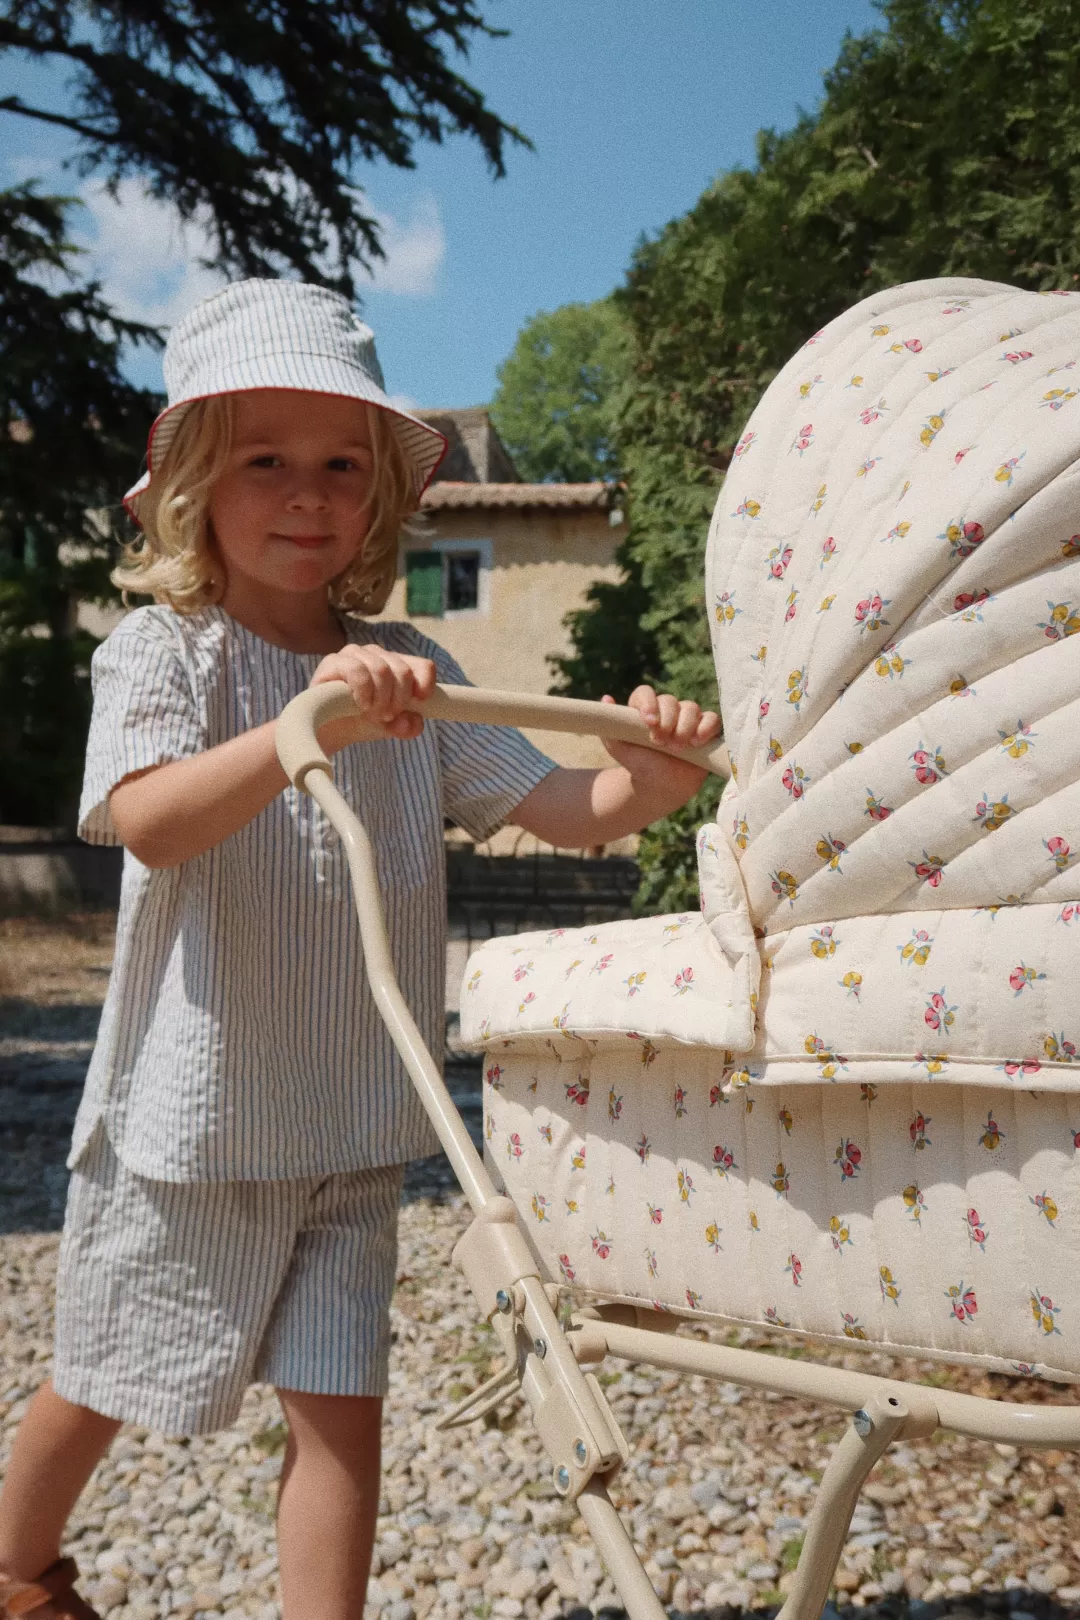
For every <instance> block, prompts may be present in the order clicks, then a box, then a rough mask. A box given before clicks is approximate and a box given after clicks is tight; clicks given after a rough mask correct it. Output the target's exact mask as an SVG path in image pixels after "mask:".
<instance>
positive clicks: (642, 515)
mask: <svg viewBox="0 0 1080 1620" xmlns="http://www.w3.org/2000/svg"><path fill="white" fill-rule="evenodd" d="M880 11H881V15H882V23H883V26H882V27H880V28H878V29H876V30H874V31H873V32H871V33H869V34H867V35H866V36H864V37H862V38H857V39H856V38H852V37H850V36H849V37H848V39H847V40H846V41H845V43H844V45H843V47H842V49H841V52H840V56H839V59H838V61H837V62H836V64H835V66H834V67H833V68H832V69H831V71H830V72H829V73H828V74H827V75H826V79H825V92H824V97H823V100H822V103H821V106H820V108H819V110H818V111H817V112H816V113H815V114H814V115H812V116H810V115H804V116H803V117H802V118H800V120H799V122H798V123H797V125H796V127H795V128H794V129H792V130H791V131H789V132H788V133H786V134H782V135H777V134H776V133H774V132H772V131H765V132H763V133H762V134H761V135H760V136H759V140H758V158H757V165H756V167H755V168H754V169H753V170H750V171H747V170H735V171H732V172H730V173H726V174H723V175H721V176H720V177H719V178H718V179H717V181H716V182H715V183H714V184H713V185H712V186H710V187H709V189H708V190H707V191H706V192H705V194H704V195H703V196H702V198H701V199H700V200H699V202H698V203H697V204H696V205H695V207H694V208H692V209H691V210H690V212H689V213H688V214H686V215H684V216H683V217H682V218H681V219H678V220H675V221H674V222H673V223H672V224H671V225H669V226H668V227H667V228H666V229H665V230H664V231H662V232H661V233H660V234H659V235H658V236H657V237H656V238H654V239H652V240H650V241H647V242H645V243H644V244H643V245H642V246H641V247H640V248H639V250H638V251H637V253H636V254H635V256H634V260H633V263H632V265H631V268H630V271H629V273H628V275H627V279H626V284H625V286H624V287H623V288H622V289H620V291H619V292H618V293H617V294H616V295H615V296H616V302H617V304H618V306H619V308H620V309H621V311H622V313H623V315H624V317H625V319H626V322H627V325H628V327H629V330H630V334H631V365H632V382H631V386H630V387H629V389H628V390H627V392H626V397H625V404H624V407H623V410H622V413H621V417H620V421H619V428H618V441H617V453H618V456H619V459H620V464H621V466H622V467H623V469H624V473H625V476H626V478H627V480H628V483H629V488H630V496H631V500H630V514H631V527H630V531H629V535H628V539H627V541H626V544H625V548H624V559H625V561H624V566H625V569H626V576H627V583H626V584H625V586H623V587H621V589H622V590H623V591H624V592H625V593H626V594H625V596H624V597H623V598H622V599H619V595H618V590H616V592H615V593H614V594H612V593H611V592H610V591H609V592H608V593H607V594H605V595H604V596H603V597H600V598H594V602H593V605H592V609H591V614H592V616H590V613H589V612H588V611H587V612H586V613H585V614H583V615H579V616H578V619H577V621H576V623H575V625H574V638H575V648H574V652H573V653H572V654H571V655H570V658H569V659H567V660H566V661H565V663H566V664H567V665H568V666H573V667H574V669H575V676H574V678H575V680H576V681H577V682H578V683H579V685H580V686H581V688H582V689H584V688H585V687H587V686H588V684H589V682H590V673H589V666H591V665H592V664H593V663H594V662H595V661H596V659H597V654H596V651H595V649H597V648H598V647H600V646H602V645H603V643H604V639H605V638H604V631H603V627H602V624H601V623H600V618H599V616H600V614H603V615H605V616H607V622H608V623H609V625H610V626H611V635H612V639H616V638H617V639H619V640H620V641H621V643H622V646H623V648H624V653H616V652H613V651H612V650H610V649H608V650H607V651H605V653H604V657H605V658H606V659H607V660H608V661H609V662H610V661H612V660H614V661H616V662H618V659H619V658H620V657H622V656H624V655H625V650H626V649H631V650H632V647H633V628H632V611H633V606H634V604H639V603H641V602H642V592H643V593H644V604H643V605H642V606H641V607H640V611H639V616H638V621H637V622H638V625H639V626H640V635H641V637H642V638H643V640H644V639H645V638H652V641H653V644H654V645H655V648H656V650H657V655H658V659H659V669H658V674H659V676H660V679H661V680H662V682H664V683H665V684H667V685H669V687H670V688H671V689H672V690H676V691H678V692H679V693H680V694H681V695H684V696H689V697H696V698H698V699H699V700H708V701H710V702H711V703H715V700H716V687H715V676H714V672H713V667H712V659H711V656H710V652H709V645H708V634H707V625H706V614H705V602H704V597H703V585H702V564H703V557H704V545H705V536H706V529H707V523H708V517H709V513H710V510H711V508H712V505H713V503H714V501H715V499H716V495H717V492H718V490H719V488H720V485H721V483H722V481H723V474H724V470H725V469H726V467H727V465H728V462H729V460H730V457H731V453H732V449H733V447H734V444H735V442H736V441H737V439H738V436H739V433H740V432H741V430H742V427H743V425H744V423H745V420H746V417H747V416H748V415H749V413H750V411H751V410H752V409H753V406H754V404H755V403H756V401H757V399H758V398H759V397H760V394H761V392H762V391H763V389H764V388H765V387H766V385H767V384H768V383H769V381H770V380H771V378H772V377H773V376H774V375H775V374H776V372H777V371H778V370H779V368H780V366H781V365H783V364H784V362H785V361H786V360H787V358H788V357H789V356H790V355H791V354H792V353H793V352H794V350H795V349H797V348H798V347H799V346H800V345H801V344H802V343H803V342H805V340H806V339H807V338H808V337H809V336H810V335H811V334H812V333H813V332H814V331H815V330H816V329H817V328H819V327H821V326H823V325H824V324H825V323H826V322H827V321H829V320H830V319H832V318H833V316H835V315H837V314H839V313H840V312H841V311H842V310H843V309H845V308H847V307H848V306H849V305H850V304H852V303H854V302H856V301H857V300H858V299H860V298H862V297H864V296H866V295H867V294H869V293H871V292H873V291H874V290H875V289H876V288H880V287H884V286H889V285H892V284H894V283H896V282H901V281H905V280H913V279H918V278H921V277H930V276H943V275H974V276H981V277H986V278H990V279H999V280H1004V281H1008V282H1011V283H1014V284H1016V285H1019V286H1024V287H1031V288H1038V289H1042V288H1049V287H1058V286H1065V287H1072V286H1074V285H1075V284H1076V283H1077V281H1078V279H1080V164H1078V161H1077V158H1078V154H1080V12H1078V11H1077V8H1076V6H1075V4H1074V3H1073V0H882V3H881V5H880ZM682 820H683V821H685V820H686V817H685V815H684V816H683V818H682ZM680 828H681V822H679V821H677V820H673V821H672V822H671V823H669V824H668V825H667V826H666V827H665V828H662V829H654V830H653V831H652V832H650V834H649V835H648V836H647V838H646V840H645V842H644V845H643V850H642V864H643V867H644V870H645V878H644V888H643V891H642V896H643V900H645V901H646V902H647V903H648V905H649V907H650V909H652V908H653V906H654V905H659V904H660V903H661V902H662V903H663V904H664V905H666V904H669V903H670V902H671V900H672V898H673V897H674V896H677V895H681V896H685V895H686V893H687V886H686V885H687V879H686V876H685V871H684V868H685V866H686V858H685V856H684V854H683V853H681V852H680V844H679V838H680V836H681V832H680ZM679 903H685V899H684V900H683V901H681V902H679Z"/></svg>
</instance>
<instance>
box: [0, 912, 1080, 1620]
mask: <svg viewBox="0 0 1080 1620" xmlns="http://www.w3.org/2000/svg"><path fill="white" fill-rule="evenodd" d="M109 948H110V938H109V934H108V929H107V927H106V926H105V924H104V923H103V922H102V920H100V919H98V920H95V919H81V920H78V921H76V922H74V923H72V924H71V925H70V926H68V927H67V929H66V930H57V929H56V928H52V929H50V928H48V927H45V926H44V925H35V926H33V927H31V926H29V925H25V924H24V925H19V926H16V925H13V924H10V923H9V924H0V996H2V997H3V1000H2V1001H0V1020H2V1022H0V1035H2V1039H0V1234H4V1235H0V1459H2V1457H3V1456H4V1455H6V1450H7V1445H8V1443H9V1441H10V1437H11V1435H12V1434H13V1432H14V1429H15V1427H16V1425H17V1423H18V1421H19V1418H20V1416H21V1414H22V1412H23V1411H24V1410H25V1406H26V1402H27V1399H28V1397H29V1396H30V1394H31V1393H32V1392H33V1390H34V1389H35V1388H36V1386H37V1385H38V1383H40V1381H41V1380H42V1379H43V1378H44V1377H45V1376H46V1375H47V1373H48V1369H49V1358H50V1353H51V1310H52V1281H53V1276H54V1270H55V1261H56V1249H57V1242H58V1237H57V1228H58V1226H59V1221H60V1216H61V1212H62V1204H63V1195H64V1185H65V1173H64V1170H63V1156H64V1149H65V1145H66V1139H67V1134H68V1130H69V1128H70V1119H71V1116H72V1114H73V1111H74V1105H75V1103H76V1102H77V1098H78V1089H79V1085H80V1084H81V1079H82V1074H83V1071H84V1068H85V1063H86V1060H87V1057H88V1054H89V1049H90V1043H91V1041H92V1036H93V1026H94V1022H95V1020H96V1016H97V1012H96V1008H97V1005H98V1004H99V1002H100V999H101V993H102V988H103V985H104V981H105V975H106V973H107V968H108V957H109ZM453 1083H454V1089H455V1091H456V1092H457V1094H458V1097H459V1099H460V1102H461V1104H462V1106H463V1108H464V1109H465V1111H466V1115H467V1117H468V1118H469V1120H470V1123H471V1124H472V1125H473V1126H474V1127H475V1126H476V1124H477V1123H478V1117H479V1102H478V1096H477V1088H476V1087H475V1084H474V1081H473V1078H472V1076H471V1075H470V1074H469V1073H468V1071H465V1070H462V1071H461V1072H459V1073H457V1074H456V1075H455V1076H454V1081H453ZM466 1218H467V1215H466V1211H465V1209H464V1207H463V1204H462V1201H461V1199H460V1197H459V1196H457V1195H456V1193H455V1191H454V1187H453V1182H452V1178H451V1177H450V1174H449V1171H448V1169H447V1167H446V1166H445V1164H444V1163H442V1162H440V1161H428V1162H426V1163H425V1164H423V1165H419V1166H413V1167H412V1168H411V1170H410V1173H409V1179H408V1183H407V1187H406V1194H405V1201H404V1207H403V1210H402V1222H401V1255H400V1267H399V1277H398V1288H397V1294H396V1298H395V1305H394V1322H393V1326H394V1336H395V1353H394V1360H393V1364H392V1383H391V1392H390V1398H389V1400H388V1402H387V1410H386V1427H385V1456H384V1463H385V1467H384V1480H383V1497H382V1501H381V1503H380V1517H379V1526H378V1539H377V1548H376V1555H375V1569H374V1578H373V1580H372V1583H371V1588H370V1590H369V1594H368V1606H369V1613H372V1614H376V1613H377V1614H379V1615H381V1616H383V1620H429V1617H431V1620H444V1617H445V1620H458V1617H462V1620H464V1617H470V1620H491V1617H492V1616H498V1617H501V1620H518V1617H521V1616H524V1617H527V1620H533V1617H535V1616H541V1617H543V1620H554V1617H555V1616H556V1615H562V1616H566V1617H569V1616H571V1615H573V1614H574V1612H575V1611H577V1613H576V1620H588V1614H589V1613H599V1612H600V1611H602V1610H604V1609H605V1608H610V1609H616V1608H617V1607H618V1602H617V1599H616V1596H615V1593H614V1590H613V1589H612V1587H611V1585H610V1583H609V1582H608V1581H607V1578H606V1576H605V1575H604V1572H603V1570H602V1568H601V1566H600V1562H599V1559H598V1558H597V1556H596V1554H595V1552H594V1551H593V1550H592V1547H591V1543H590V1542H589V1539H588V1536H587V1534H586V1532H585V1528H584V1525H583V1523H582V1521H581V1520H580V1519H579V1518H578V1517H577V1516H576V1513H575V1511H574V1509H573V1507H572V1506H569V1505H567V1504H565V1503H563V1502H561V1501H560V1500H559V1499H558V1498H557V1497H556V1496H555V1495H554V1493H553V1491H552V1488H551V1486H550V1484H549V1483H548V1480H547V1477H546V1476H547V1473H548V1469H547V1466H546V1465H545V1463H544V1461H543V1458H542V1455H541V1451H540V1448H539V1445H538V1444H537V1441H536V1439H535V1435H534V1433H533V1430H532V1425H531V1422H530V1420H529V1418H528V1415H527V1413H525V1412H523V1411H522V1410H521V1409H520V1407H519V1406H517V1405H516V1404H515V1403H514V1402H510V1403H509V1404H508V1405H507V1407H506V1408H504V1409H502V1411H501V1413H500V1415H499V1416H496V1415H494V1414H493V1415H492V1416H491V1417H489V1418H488V1419H487V1420H486V1421H485V1422H484V1423H482V1424H476V1425H474V1426H472V1427H471V1428H469V1429H467V1430H464V1431H452V1432H451V1433H450V1434H448V1435H443V1434H440V1433H439V1432H438V1431H436V1430H435V1429H434V1427H433V1422H434V1419H435V1417H436V1416H437V1415H438V1413H439V1412H440V1411H441V1410H442V1409H443V1408H444V1406H445V1405H446V1404H447V1403H449V1402H450V1401H452V1400H455V1399H457V1398H458V1397H459V1396H460V1395H461V1394H463V1393H464V1392H465V1391H466V1390H468V1389H470V1388H473V1387H475V1385H476V1384H477V1383H479V1382H480V1381H481V1380H482V1379H483V1378H484V1377H486V1376H487V1375H488V1373H489V1371H491V1370H492V1367H493V1365H494V1361H493V1353H494V1344H493V1336H492V1334H491V1333H490V1331H488V1330H486V1329H485V1328H484V1326H483V1325H482V1324H480V1323H478V1322H477V1320H476V1313H475V1310H474V1309H473V1307H472V1304H471V1300H470V1298H469V1297H468V1295H467V1293H466V1290H465V1287H464V1284H463V1282H462V1280H461V1279H460V1278H459V1277H458V1276H457V1274H456V1273H455V1272H453V1271H452V1269H450V1268H449V1267H448V1265H447V1257H448V1255H449V1252H450V1249H451V1247H452V1245H453V1243H454V1241H455V1240H456V1238H457V1237H458V1235H459V1234H460V1233H461V1231H462V1230H463V1229H464V1226H465V1224H466ZM680 1331H683V1332H690V1331H692V1330H691V1329H689V1328H684V1329H681V1330H680ZM697 1331H699V1332H700V1331H701V1330H697ZM732 1342H737V1343H742V1344H759V1345H763V1346H764V1345H766V1344H767V1343H768V1341H766V1340H764V1339H753V1338H751V1337H750V1336H749V1335H746V1334H739V1335H733V1336H732ZM815 1353H817V1352H815ZM821 1355H822V1357H823V1359H826V1360H829V1361H832V1362H834V1363H840V1362H843V1363H844V1364H846V1365H849V1366H852V1367H866V1368H867V1369H868V1370H872V1371H879V1372H893V1373H898V1374H899V1375H900V1376H905V1377H917V1378H920V1379H922V1380H923V1381H925V1382H929V1383H934V1384H938V1385H942V1384H947V1385H948V1387H950V1388H955V1389H964V1390H969V1391H971V1392H973V1393H978V1394H986V1395H990V1394H994V1395H999V1396H1003V1397H1005V1398H1007V1399H1012V1400H1053V1399H1058V1400H1070V1399H1072V1397H1071V1395H1070V1393H1069V1392H1068V1391H1067V1390H1060V1389H1055V1388H1053V1387H1052V1386H1045V1385H1039V1384H1034V1383H1025V1382H1023V1381H1021V1380H1006V1379H1001V1378H994V1377H990V1376H987V1375H984V1374H979V1373H974V1374H973V1373H966V1372H960V1371H954V1370H952V1369H942V1368H941V1367H935V1366H933V1365H932V1364H930V1363H925V1364H923V1363H918V1364H916V1363H899V1364H898V1363H895V1362H890V1361H888V1360H886V1358H884V1357H879V1356H875V1355H872V1354H870V1355H863V1356H859V1355H856V1354H854V1353H848V1354H847V1355H846V1356H845V1355H844V1354H843V1353H842V1352H839V1351H836V1350H825V1351H822V1352H821ZM601 1381H602V1382H603V1383H604V1384H605V1385H606V1387H607V1391H608V1395H609V1398H610V1399H611V1401H612V1404H613V1407H614V1410H615V1413H616V1416H617V1418H618V1420H619V1422H620V1424H621V1425H622V1428H623V1431H624V1433H625V1434H626V1436H627V1438H628V1439H629V1441H630V1446H631V1462H630V1465H629V1467H628V1468H627V1469H626V1470H625V1471H624V1472H623V1474H622V1475H621V1476H620V1477H619V1478H618V1480H617V1481H616V1482H615V1485H614V1488H613V1495H614V1496H615V1499H616V1501H617V1503H618V1504H619V1506H620V1507H621V1508H622V1509H623V1511H624V1516H625V1518H626V1520H627V1523H628V1524H629V1525H630V1527H631V1529H632V1532H633V1535H634V1538H635V1540H636V1543H637V1545H638V1548H639V1550H640V1552H641V1554H642V1556H643V1558H644V1559H645V1560H646V1567H647V1569H648V1570H649V1573H650V1575H651V1576H652V1578H653V1581H654V1583H655V1584H656V1587H657V1590H658V1591H659V1593H660V1595H661V1597H662V1598H663V1600H664V1601H665V1603H666V1604H667V1605H668V1606H669V1608H671V1609H673V1610H676V1611H680V1612H685V1611H689V1610H701V1609H709V1610H712V1611H721V1610H727V1611H728V1613H729V1614H730V1613H731V1612H732V1611H733V1610H737V1609H746V1608H750V1607H753V1608H755V1609H759V1610H763V1609H765V1608H767V1607H768V1606H770V1605H775V1603H777V1602H778V1601H779V1600H780V1598H781V1596H782V1594H783V1592H784V1590H785V1588H786V1587H787V1585H788V1584H789V1583H788V1580H787V1576H788V1573H789V1571H790V1569H791V1567H792V1565H793V1562H794V1559H795V1557H796V1556H797V1552H798V1548H799V1544H800V1538H801V1535H802V1533H803V1528H804V1523H805V1518H806V1515H807V1512H808V1510H809V1506H810V1504H811V1502H812V1498H813V1489H814V1485H815V1483H816V1481H817V1480H818V1479H819V1478H820V1474H821V1470H822V1469H823V1467H824V1466H825V1463H826V1461H827V1460H828V1457H829V1454H830V1451H831V1449H832V1447H833V1445H834V1444H835V1442H836V1440H837V1438H838V1436H839V1434H840V1432H841V1423H842V1420H841V1419H840V1418H839V1417H838V1416H837V1415H836V1414H833V1413H831V1412H829V1411H825V1410H819V1409H814V1408H811V1407H808V1406H803V1405H800V1404H799V1403H797V1402H794V1401H790V1400H788V1399H786V1398H775V1399H773V1398H770V1397H765V1398H762V1397H760V1396H752V1395H749V1394H747V1395H743V1394H742V1392H740V1391H739V1390H738V1389H737V1388H735V1387H734V1386H732V1385H717V1384H712V1383H707V1382H706V1381H704V1380H701V1379H695V1378H677V1377H674V1376H671V1375H668V1374H664V1373H658V1372H656V1371H654V1370H652V1369H649V1368H645V1367H627V1366H625V1365H623V1364H620V1363H609V1364H608V1366H607V1368H606V1369H605V1371H604V1372H603V1373H602V1375H601ZM282 1441H283V1436H282V1430H281V1423H280V1412H279V1409H278V1407H277V1403H276V1400H275V1398H274V1396H273V1394H272V1392H271V1391H269V1390H267V1389H263V1388H255V1389H252V1390H251V1391H249V1393H248V1396H247V1399H246V1401H245V1405H244V1409H243V1413H242V1415H241V1418H240V1421H239V1423H238V1425H237V1426H236V1428H234V1429H232V1430H230V1431H228V1432H226V1433H224V1434H219V1435H214V1436H212V1437H209V1438H206V1439H200V1440H191V1441H180V1442H178V1441H172V1440H165V1439H162V1438H161V1437H160V1436H158V1435H155V1434H152V1433H147V1432H146V1431H143V1430H139V1429H125V1430H123V1431H122V1432H121V1435H120V1437H119V1438H118V1440H117V1442H116V1443H115V1444H114V1446H113V1448H112V1451H111V1452H110V1454H109V1456H108V1457H107V1458H106V1460H105V1461H104V1462H103V1463H102V1465H101V1466H100V1468H99V1469H98V1471H97V1473H96V1474H95V1476H94V1478H93V1480H92V1481H91V1484H90V1486H89V1488H88V1490H87V1491H86V1493H85V1495H84V1497H83V1499H82V1501H81V1503H80V1505H79V1508H78V1509H77V1512H76V1515H75V1517H74V1518H73V1520H72V1522H71V1525H70V1533H69V1540H68V1550H69V1551H70V1552H71V1553H73V1554H74V1556H75V1557H76V1558H77V1559H78V1561H79V1564H80V1566H81V1567H82V1568H83V1570H84V1571H85V1573H86V1580H85V1582H84V1586H85V1589H86V1591H87V1594H88V1596H89V1597H90V1599H91V1601H92V1602H94V1603H95V1604H96V1606H97V1607H98V1609H99V1610H100V1611H101V1613H102V1614H103V1615H108V1616H110V1617H111V1620H151V1617H157V1616H159V1615H176V1616H183V1617H190V1616H220V1615H226V1616H229V1617H231V1620H239V1617H240V1616H248V1615H251V1616H265V1617H266V1620H270V1617H272V1616H273V1617H276V1616H277V1615H278V1613H279V1610H278V1607H277V1603H276V1596H275V1594H276V1584H277V1583H276V1558H275V1550H274V1536H273V1503H274V1491H275V1481H276V1478H277V1474H278V1470H279V1468H280V1460H281V1449H282ZM1078 1484H1080V1473H1078V1468H1077V1460H1076V1458H1075V1457H1074V1456H1073V1455H1071V1454H1064V1453H1061V1452H1048V1453H1042V1454H1041V1455H1037V1454H1023V1453H1017V1452H1016V1451H1014V1450H1013V1449H1012V1448H1010V1447H1007V1446H996V1447H990V1446H984V1445H979V1444H977V1443H976V1442H973V1441H972V1442H969V1441H965V1440H961V1439H957V1438H955V1437H952V1436H940V1437H938V1438H937V1439H935V1440H934V1441H920V1442H917V1443H914V1444H912V1445H910V1446H898V1447H895V1448H894V1449H893V1451H892V1452H891V1453H890V1454H889V1456H888V1457H887V1459H886V1460H885V1461H884V1462H883V1463H882V1464H881V1465H880V1466H879V1468H878V1469H877V1471H876V1472H875V1474H874V1475H873V1476H872V1479H871V1482H870V1484H869V1486H868V1487H867V1489H866V1490H865V1491H864V1495H863V1500H862V1503H861V1505H860V1507H859V1509H858V1513H857V1517H856V1519H855V1521H854V1523H853V1525H852V1533H851V1537H850V1539H849V1541H848V1544H847V1547H846V1549H845V1553H844V1559H843V1563H842V1566H841V1570H840V1572H839V1576H838V1580H837V1592H836V1599H837V1602H838V1604H840V1605H842V1606H844V1607H847V1608H849V1609H850V1607H857V1608H862V1609H869V1610H871V1611H877V1612H878V1613H880V1614H882V1615H883V1616H890V1617H896V1620H900V1617H904V1616H910V1620H931V1617H932V1616H934V1615H935V1614H939V1613H941V1612H943V1611H944V1610H946V1609H949V1610H952V1611H954V1612H955V1613H957V1614H966V1615H969V1616H983V1615H987V1614H991V1613H1002V1614H1004V1613H1006V1612H1010V1613H1011V1614H1012V1616H1013V1617H1014V1620H1028V1617H1035V1620H1044V1617H1046V1620H1052V1617H1054V1616H1057V1615H1060V1614H1062V1613H1064V1612H1067V1611H1069V1610H1073V1611H1075V1610H1077V1609H1080V1489H1078Z"/></svg>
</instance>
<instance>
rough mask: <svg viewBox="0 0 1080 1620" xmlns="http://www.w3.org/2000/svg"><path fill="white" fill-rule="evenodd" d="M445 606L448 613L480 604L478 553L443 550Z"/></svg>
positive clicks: (476, 606)
mask: <svg viewBox="0 0 1080 1620" xmlns="http://www.w3.org/2000/svg"><path fill="white" fill-rule="evenodd" d="M443 556H444V557H445V558H446V607H447V611H448V612H449V613H455V612H460V611H461V610H463V609H464V608H478V607H479V606H480V553H479V552H478V551H445V552H443Z"/></svg>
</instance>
